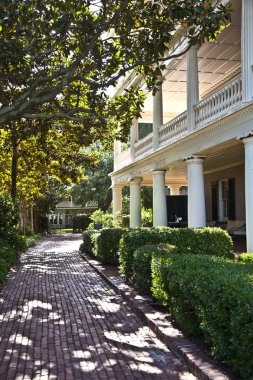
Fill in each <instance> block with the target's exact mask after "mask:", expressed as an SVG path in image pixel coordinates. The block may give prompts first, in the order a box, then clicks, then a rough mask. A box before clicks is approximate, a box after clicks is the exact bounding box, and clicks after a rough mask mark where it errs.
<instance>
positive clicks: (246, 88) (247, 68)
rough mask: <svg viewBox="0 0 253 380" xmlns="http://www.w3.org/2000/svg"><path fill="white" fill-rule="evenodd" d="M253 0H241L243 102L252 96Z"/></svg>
mask: <svg viewBox="0 0 253 380" xmlns="http://www.w3.org/2000/svg"><path fill="white" fill-rule="evenodd" d="M252 20H253V2H252V0H242V30H241V39H242V41H241V44H242V97H243V101H244V102H248V101H251V100H252V98H253V67H252V65H253V45H252V36H253V23H252Z"/></svg>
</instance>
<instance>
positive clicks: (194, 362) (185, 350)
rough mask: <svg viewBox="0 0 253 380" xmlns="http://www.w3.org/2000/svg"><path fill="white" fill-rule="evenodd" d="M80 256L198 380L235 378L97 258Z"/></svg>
mask: <svg viewBox="0 0 253 380" xmlns="http://www.w3.org/2000/svg"><path fill="white" fill-rule="evenodd" d="M80 255H81V257H82V258H83V259H84V260H86V261H87V262H88V263H89V265H90V266H91V267H92V268H93V269H94V270H95V271H96V272H97V273H98V274H99V275H100V276H101V277H102V278H103V279H104V280H105V281H106V282H107V283H108V284H109V285H110V286H111V287H112V288H113V289H114V291H115V292H116V293H117V294H120V295H121V296H122V297H123V299H124V300H125V301H126V302H127V303H128V304H129V305H130V306H131V307H132V309H133V310H134V311H135V312H136V313H137V314H138V316H139V317H140V318H141V319H142V321H143V322H144V323H145V324H146V325H147V326H148V327H149V328H150V329H151V330H152V331H153V332H154V333H155V334H156V335H157V337H158V338H159V339H160V340H161V341H162V342H163V343H165V344H166V345H167V346H168V347H169V349H170V350H171V351H172V352H173V353H174V354H175V355H176V356H177V357H178V358H179V359H181V360H182V361H183V362H184V363H185V364H186V365H187V366H188V368H189V369H190V371H191V372H192V373H193V374H194V375H195V376H196V377H197V378H198V379H201V380H239V377H238V376H237V377H235V376H234V375H230V374H227V373H226V371H225V370H224V369H222V368H221V367H220V366H219V364H217V362H216V361H215V360H214V359H212V358H211V357H210V356H209V355H208V354H206V353H205V352H203V350H201V349H200V347H198V346H197V345H196V344H195V343H193V342H192V341H191V340H190V339H187V338H185V337H184V336H183V334H182V333H181V331H179V330H177V329H176V328H174V327H173V326H172V324H171V322H170V321H169V320H167V319H166V321H165V322H164V319H165V315H164V313H161V312H158V311H156V310H155V309H154V308H153V307H152V306H150V305H149V304H148V299H147V298H145V297H142V296H140V295H138V294H137V293H136V292H135V291H134V290H133V289H132V288H131V287H130V286H128V285H126V284H125V283H124V282H123V279H121V278H120V277H111V278H110V277H108V276H107V275H106V274H105V272H106V268H105V267H103V265H102V264H101V263H99V262H98V261H96V260H94V259H91V258H90V257H88V256H87V255H85V254H84V253H81V252H80Z"/></svg>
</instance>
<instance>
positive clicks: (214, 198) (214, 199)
mask: <svg viewBox="0 0 253 380" xmlns="http://www.w3.org/2000/svg"><path fill="white" fill-rule="evenodd" d="M212 220H216V221H217V220H218V182H217V181H216V182H212Z"/></svg>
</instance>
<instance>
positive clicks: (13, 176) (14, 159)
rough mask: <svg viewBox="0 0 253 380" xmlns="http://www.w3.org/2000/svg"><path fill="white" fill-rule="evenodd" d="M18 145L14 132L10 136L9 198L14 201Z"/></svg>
mask: <svg viewBox="0 0 253 380" xmlns="http://www.w3.org/2000/svg"><path fill="white" fill-rule="evenodd" d="M17 148H18V144H17V139H16V135H15V132H14V133H13V135H12V160H11V197H12V199H13V200H14V201H15V200H16V195H17V170H18V149H17Z"/></svg>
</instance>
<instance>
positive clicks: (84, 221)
mask: <svg viewBox="0 0 253 380" xmlns="http://www.w3.org/2000/svg"><path fill="white" fill-rule="evenodd" d="M90 223H91V219H90V217H89V216H88V215H86V214H79V215H75V216H73V231H74V232H75V231H84V230H86V229H87V227H88V226H89V224H90Z"/></svg>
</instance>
